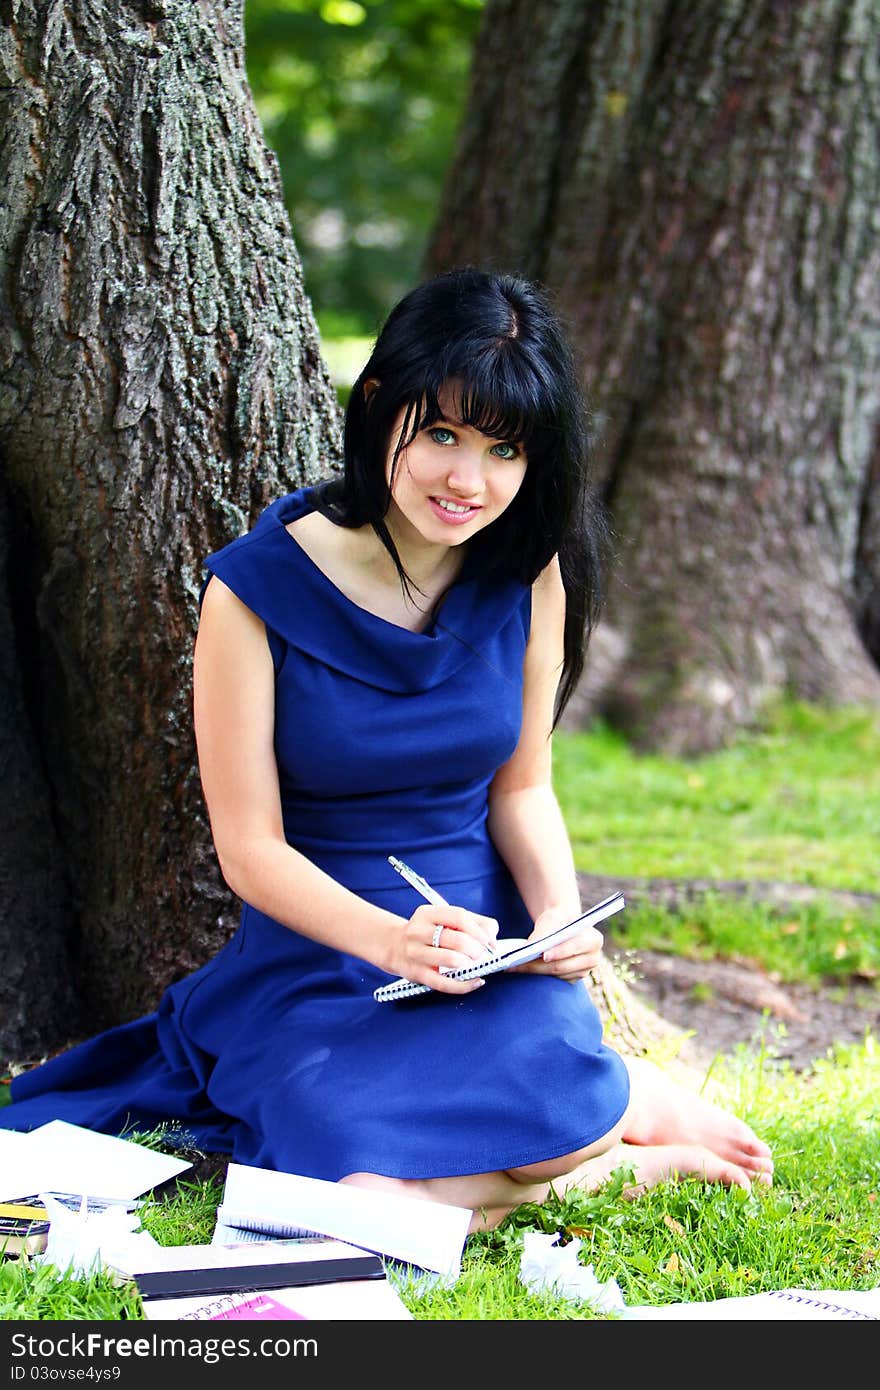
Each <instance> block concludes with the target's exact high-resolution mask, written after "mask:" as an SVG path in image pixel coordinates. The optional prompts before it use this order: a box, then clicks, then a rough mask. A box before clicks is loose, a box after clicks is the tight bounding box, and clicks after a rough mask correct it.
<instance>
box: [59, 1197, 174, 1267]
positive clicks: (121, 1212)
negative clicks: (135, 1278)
mask: <svg viewBox="0 0 880 1390" xmlns="http://www.w3.org/2000/svg"><path fill="white" fill-rule="evenodd" d="M40 1201H41V1202H42V1203H43V1204H44V1206H45V1208H46V1212H47V1214H48V1219H49V1230H48V1233H47V1236H46V1248H45V1250H44V1251H43V1252H42V1253H41V1254H40V1255H36V1256H34V1262H35V1263H39V1264H47V1265H54V1266H55V1268H56V1269H57V1270H59V1271H60V1272H61V1273H62V1274H66V1275H67V1276H68V1277H71V1276H76V1275H89V1274H93V1273H95V1271H96V1270H98V1269H100V1268H102V1267H103V1266H105V1265H110V1266H112V1267H113V1268H117V1269H118V1268H125V1262H126V1261H127V1260H130V1259H131V1256H132V1254H133V1253H134V1252H136V1251H140V1250H143V1249H145V1248H147V1247H148V1246H149V1247H151V1248H153V1247H155V1248H156V1249H158V1243H157V1241H155V1240H154V1239H153V1237H152V1236H151V1235H150V1234H149V1232H148V1231H137V1227H138V1226H139V1225H140V1216H139V1215H138V1213H137V1212H136V1211H126V1210H125V1207H124V1206H109V1207H105V1208H104V1209H103V1210H100V1211H91V1212H90V1211H89V1209H88V1200H87V1198H85V1197H83V1199H82V1203H81V1205H80V1209H79V1211H71V1209H70V1208H69V1207H66V1206H64V1204H63V1203H62V1202H59V1201H58V1200H57V1199H56V1198H55V1197H53V1196H52V1195H51V1193H48V1192H43V1193H41V1194H40Z"/></svg>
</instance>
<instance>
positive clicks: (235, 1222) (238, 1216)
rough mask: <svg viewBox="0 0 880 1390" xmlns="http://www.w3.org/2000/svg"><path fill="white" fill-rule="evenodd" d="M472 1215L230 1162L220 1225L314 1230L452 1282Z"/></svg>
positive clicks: (282, 1231) (279, 1232) (438, 1204)
mask: <svg viewBox="0 0 880 1390" xmlns="http://www.w3.org/2000/svg"><path fill="white" fill-rule="evenodd" d="M472 1216H473V1212H472V1211H471V1210H470V1209H469V1208H466V1207H455V1206H447V1205H446V1204H445V1203H443V1202H428V1201H421V1200H419V1199H418V1198H415V1197H399V1196H396V1195H393V1194H391V1193H388V1192H374V1191H372V1190H370V1189H368V1188H363V1187H354V1186H352V1185H350V1184H348V1183H337V1182H324V1181H322V1180H321V1179H320V1178H305V1177H301V1176H299V1175H298V1174H295V1173H276V1172H273V1171H271V1170H269V1169H266V1168H252V1167H250V1166H247V1165H244V1164H239V1163H230V1164H229V1167H228V1169H227V1172H226V1186H225V1188H224V1192H223V1203H222V1220H223V1221H224V1223H225V1224H227V1225H230V1226H251V1227H253V1228H254V1229H263V1230H266V1231H272V1232H274V1234H276V1235H286V1234H288V1233H289V1230H291V1229H296V1230H299V1229H303V1228H306V1229H309V1230H313V1231H320V1232H321V1234H322V1235H327V1236H334V1237H335V1238H336V1239H337V1240H345V1241H349V1242H350V1243H351V1244H352V1245H359V1246H361V1248H362V1249H364V1250H372V1251H375V1252H376V1253H378V1254H381V1255H390V1256H391V1257H392V1258H394V1259H396V1260H400V1261H402V1262H404V1263H406V1264H414V1265H418V1266H419V1267H420V1268H421V1269H430V1270H434V1271H436V1273H438V1274H441V1275H443V1276H444V1277H445V1278H447V1279H451V1280H455V1279H457V1278H458V1275H459V1273H460V1271H461V1254H462V1249H463V1248H464V1242H465V1238H466V1236H467V1231H468V1226H469V1225H470V1222H471V1218H472Z"/></svg>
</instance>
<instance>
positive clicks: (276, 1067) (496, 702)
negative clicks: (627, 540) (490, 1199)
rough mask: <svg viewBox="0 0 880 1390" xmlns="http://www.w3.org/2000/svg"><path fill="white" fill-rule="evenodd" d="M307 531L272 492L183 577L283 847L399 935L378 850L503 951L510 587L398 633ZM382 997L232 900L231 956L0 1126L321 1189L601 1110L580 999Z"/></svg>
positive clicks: (543, 1146) (436, 1164)
mask: <svg viewBox="0 0 880 1390" xmlns="http://www.w3.org/2000/svg"><path fill="white" fill-rule="evenodd" d="M309 510H311V504H310V500H309V489H308V488H302V489H300V490H298V491H296V492H293V493H290V494H288V495H287V496H284V497H281V498H279V499H278V500H277V501H275V502H274V503H272V504H271V505H270V506H269V507H267V508H266V509H265V510H264V511H263V513H262V514H261V516H260V517H259V519H258V521H257V522H256V524H255V526H254V527H253V528H252V529H251V530H250V531H249V532H247V533H246V534H245V535H243V536H240V537H239V538H238V539H237V540H234V541H232V542H231V543H230V544H229V545H227V546H225V547H224V548H223V549H222V550H219V551H217V552H216V553H215V554H213V555H211V556H209V557H208V559H207V560H206V561H205V568H206V570H207V571H208V574H207V578H206V579H205V585H207V584H208V583H209V582H210V578H211V576H212V575H216V576H217V577H218V578H219V579H221V580H222V581H223V582H224V583H225V584H227V585H228V586H229V588H230V589H232V590H233V591H234V592H235V593H236V594H237V595H238V597H239V598H240V599H241V600H242V601H243V602H244V603H245V604H247V606H248V607H249V608H251V609H252V611H253V612H254V613H256V614H257V615H258V616H259V617H260V618H261V619H262V620H263V622H264V623H265V626H266V634H267V640H268V643H269V646H270V650H271V653H272V658H273V662H274V666H275V675H276V702H275V712H276V726H275V749H276V755H277V761H278V769H279V777H280V786H281V798H282V807H283V819H284V830H285V836H286V838H287V840H288V842H289V843H290V844H291V845H294V846H296V848H297V849H298V850H300V851H301V852H302V853H303V854H305V855H306V856H307V857H308V858H309V859H311V860H312V861H313V862H314V863H315V864H317V865H318V866H319V867H320V868H322V869H324V870H326V872H327V873H328V874H331V875H332V876H333V877H334V878H335V879H336V880H337V881H339V882H340V883H343V884H344V885H345V886H346V887H347V888H349V889H351V890H352V891H353V892H355V893H357V894H359V895H361V896H362V897H364V898H366V899H368V900H369V901H370V902H372V903H375V904H377V905H378V906H381V907H383V908H387V909H389V910H391V911H392V912H396V913H399V914H400V915H401V916H404V917H408V916H409V915H410V914H411V913H412V912H413V911H414V909H415V908H416V907H417V906H418V905H419V903H420V902H421V899H420V898H419V896H418V895H417V894H416V893H415V891H414V890H413V889H412V888H410V887H409V886H408V885H407V884H406V883H404V882H403V880H401V879H400V878H399V877H398V875H397V874H395V872H394V871H393V869H392V868H391V866H390V865H389V863H388V855H389V854H395V855H398V856H399V857H400V858H401V859H403V860H405V861H406V862H407V863H409V864H411V865H412V867H413V868H415V869H417V870H418V871H419V872H420V873H421V874H422V875H423V876H424V877H425V878H427V879H428V881H429V882H430V883H432V884H433V885H434V886H435V887H436V888H438V889H439V891H440V892H441V893H442V894H443V896H444V897H446V898H447V899H448V900H449V901H450V902H453V903H456V904H459V905H462V906H464V907H467V908H470V909H472V910H474V911H476V912H481V913H486V914H488V915H490V916H493V917H497V918H498V920H499V923H500V931H501V935H502V936H528V935H529V933H530V932H531V929H532V923H531V920H530V919H529V917H528V914H527V912H526V909H525V906H524V904H523V902H522V899H521V898H520V896H519V894H518V892H517V890H516V887H515V885H514V883H513V880H512V878H511V875H510V874H509V872H508V870H507V869H506V867H505V865H504V863H503V862H502V860H501V858H500V856H499V854H498V853H497V851H496V849H495V847H494V845H493V844H492V841H491V839H490V837H489V833H488V830H487V823H486V818H487V790H488V786H489V783H490V781H491V779H492V776H493V774H494V773H495V771H496V769H497V768H498V767H499V766H500V765H501V764H502V763H503V762H505V761H506V760H507V759H508V758H509V757H510V755H511V754H512V752H513V750H514V748H515V746H516V743H517V738H518V732H519V727H520V719H521V710H522V675H523V657H524V653H525V647H526V642H527V639H528V629H529V619H530V613H531V592H530V590H529V589H528V588H527V587H525V586H523V585H522V584H520V583H519V582H518V581H516V580H513V579H501V580H499V579H497V578H495V579H492V580H491V581H490V580H489V579H488V578H486V577H483V576H481V575H480V574H478V573H474V572H473V569H472V566H471V565H469V563H468V562H467V561H466V562H465V566H464V569H463V571H462V574H461V576H460V578H459V580H458V581H457V583H456V584H455V585H454V586H453V588H452V589H451V590H450V592H449V593H448V595H447V597H446V599H445V601H444V603H443V605H442V607H441V609H440V612H439V614H438V615H437V617H436V618H435V620H434V621H433V622H432V623H431V625H430V626H429V627H428V628H427V629H426V630H425V631H423V632H418V633H415V632H410V631H408V630H406V629H404V628H401V627H398V626H397V625H396V624H394V623H391V622H388V621H386V620H384V619H382V618H379V617H377V616H375V615H374V614H371V613H369V612H367V611H365V610H364V609H362V608H360V607H358V605H357V604H355V603H354V602H352V601H351V600H350V599H348V598H347V597H346V596H345V595H343V594H342V593H341V591H340V590H339V589H337V588H336V586H335V585H334V584H333V583H332V582H331V581H330V580H329V579H328V578H327V576H326V575H325V574H324V573H323V572H322V571H321V570H320V569H319V568H318V566H317V565H316V564H315V563H314V562H313V561H312V560H311V559H310V558H309V557H308V556H307V555H306V553H305V551H304V550H303V549H302V548H301V547H300V545H299V544H298V543H297V541H296V540H295V539H294V538H293V536H292V535H291V534H290V533H289V532H288V531H287V529H286V523H288V522H290V521H292V520H294V519H295V518H297V517H299V516H302V515H303V514H304V513H306V512H307V511H309ZM202 592H203V593H204V587H203V590H202ZM389 979H390V976H388V975H387V974H385V973H384V972H383V971H382V970H379V969H377V968H376V967H375V966H373V965H370V964H368V963H367V962H365V961H363V960H361V959H359V958H358V957H357V956H353V955H347V954H345V953H343V952H340V951H337V950H333V949H330V948H328V947H327V946H323V945H320V944H319V943H317V942H315V941H312V940H310V939H309V938H308V937H305V936H302V935H300V934H299V933H298V932H296V931H293V930H291V929H290V928H288V927H286V926H283V925H282V924H281V923H279V922H277V921H275V920H274V919H272V918H271V917H268V916H266V915H265V914H264V913H262V912H259V911H257V910H256V909H255V908H254V907H251V906H250V905H248V904H247V903H245V904H243V907H242V912H241V920H240V925H239V927H238V930H237V931H236V933H235V935H234V936H233V937H232V939H231V940H230V941H229V942H228V943H227V944H226V945H225V946H223V947H222V949H221V950H220V951H219V952H218V953H217V955H216V956H215V957H214V958H213V959H212V960H210V961H209V962H208V963H207V964H206V965H204V966H202V967H201V968H200V969H199V970H196V971H195V972H194V973H193V974H191V975H189V976H187V977H186V978H185V979H183V980H180V981H178V982H177V983H175V984H173V985H171V986H170V987H169V988H168V989H167V990H166V992H165V994H164V995H163V997H162V999H161V1002H160V1003H159V1005H158V1008H157V1009H156V1011H155V1012H153V1013H150V1014H148V1015H147V1016H145V1017H143V1018H140V1019H136V1020H134V1021H133V1022H131V1023H126V1024H123V1025H121V1026H119V1027H116V1028H112V1029H110V1030H108V1031H107V1032H104V1033H102V1034H100V1035H98V1036H97V1037H95V1038H93V1039H91V1040H89V1041H87V1042H84V1043H81V1044H79V1045H78V1046H76V1047H74V1048H71V1049H70V1050H68V1051H67V1052H66V1053H62V1054H61V1055H59V1056H57V1057H54V1058H52V1059H50V1060H49V1061H48V1062H45V1063H44V1064H42V1065H41V1066H39V1067H37V1068H34V1069H33V1070H32V1071H29V1072H26V1073H23V1074H22V1075H20V1076H18V1077H17V1078H16V1079H15V1080H14V1082H13V1084H12V1103H11V1104H10V1105H9V1106H7V1107H5V1108H3V1109H0V1127H5V1128H11V1129H22V1130H28V1129H32V1128H34V1127H35V1126H37V1125H40V1124H43V1123H44V1122H46V1121H47V1120H50V1119H64V1120H68V1121H71V1122H72V1123H75V1124H79V1125H84V1126H87V1127H88V1128H91V1129H95V1130H101V1131H104V1132H107V1133H112V1134H119V1133H122V1132H129V1133H130V1132H131V1131H132V1130H133V1129H138V1130H145V1131H146V1130H149V1129H152V1128H155V1127H156V1126H157V1125H161V1124H164V1125H168V1126H170V1128H169V1130H168V1138H169V1141H171V1142H178V1143H180V1144H181V1145H192V1146H195V1147H196V1148H197V1149H201V1150H202V1151H205V1152H214V1153H222V1154H228V1155H230V1156H231V1157H232V1158H233V1159H234V1160H235V1161H236V1162H238V1163H245V1164H256V1165H259V1166H261V1167H265V1168H270V1169H278V1170H281V1171H287V1172H292V1173H299V1174H302V1175H304V1176H308V1177H317V1178H324V1179H328V1180H331V1181H335V1180H338V1179H339V1178H342V1177H344V1176H345V1175H346V1174H348V1173H353V1172H361V1171H363V1172H373V1173H381V1174H386V1175H388V1176H391V1177H398V1178H428V1177H441V1176H453V1175H461V1174H466V1173H477V1172H487V1171H494V1170H497V1169H502V1168H512V1167H519V1166H521V1165H523V1164H528V1163H535V1162H538V1161H540V1160H543V1159H549V1158H554V1157H557V1156H559V1155H562V1154H566V1153H569V1152H571V1151H573V1150H576V1149H579V1148H581V1147H583V1146H584V1145H587V1144H590V1143H591V1142H592V1141H594V1140H596V1139H598V1138H599V1137H600V1136H601V1135H603V1134H605V1133H607V1131H608V1130H609V1129H610V1128H611V1127H612V1126H613V1125H614V1124H615V1123H616V1122H617V1120H618V1119H619V1118H620V1117H621V1115H622V1114H623V1111H624V1109H625V1107H626V1104H627V1100H628V1095H629V1086H628V1076H627V1072H626V1069H625V1067H624V1065H623V1062H622V1060H621V1059H620V1057H619V1056H618V1055H617V1054H616V1053H614V1052H613V1051H611V1050H610V1049H609V1048H607V1047H606V1046H605V1045H604V1043H603V1041H602V1029H601V1023H600V1019H599V1016H598V1013H597V1011H596V1009H595V1007H594V1005H593V1003H592V1001H591V1000H590V997H589V994H588V992H587V990H586V988H585V987H584V986H583V985H573V984H569V983H566V982H564V981H560V980H554V979H550V978H547V977H543V976H535V975H517V974H510V975H507V974H504V973H501V974H497V975H494V976H491V977H489V978H488V979H487V981H486V983H485V985H484V986H483V988H482V989H480V990H477V991H475V992H474V993H473V994H472V995H469V996H467V997H466V998H453V997H451V996H448V995H440V994H433V993H432V994H428V995H420V996H416V997H414V998H410V999H404V1000H399V1001H396V1002H394V1003H384V1004H380V1003H376V1002H375V1000H374V999H373V990H374V989H375V988H376V987H377V986H378V985H380V984H385V983H387V982H388V980H389Z"/></svg>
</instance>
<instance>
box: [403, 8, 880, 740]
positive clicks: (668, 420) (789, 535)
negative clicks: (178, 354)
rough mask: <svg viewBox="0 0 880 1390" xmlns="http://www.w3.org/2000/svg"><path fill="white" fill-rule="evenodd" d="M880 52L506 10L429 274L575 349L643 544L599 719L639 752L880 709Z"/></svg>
mask: <svg viewBox="0 0 880 1390" xmlns="http://www.w3.org/2000/svg"><path fill="white" fill-rule="evenodd" d="M878 47H880V10H878V8H877V6H876V5H875V4H874V3H873V0H803V3H794V0H760V2H759V3H755V0H721V3H714V0H713V3H709V0H702V3H697V4H693V3H690V0H687V3H685V0H649V3H644V2H643V0H597V3H595V4H591V5H583V4H581V3H580V0H557V3H555V4H553V5H532V4H529V3H528V0H489V4H488V5H487V9H486V12H485V16H484V24H483V29H482V32H481V34H480V36H479V38H478V41H477V44H476V48H475V56H474V63H473V68H472V79H471V95H470V101H469V105H468V109H467V111H466V113H465V118H464V120H463V123H462V129H461V133H460V140H459V146H458V151H457V154H456V157H455V159H454V161H453V164H452V167H451V170H450V174H449V179H448V182H447V185H446V189H445V193H444V197H443V202H442V207H441V213H440V216H439V219H438V223H437V227H436V231H435V235H434V237H433V240H432V244H431V246H430V248H429V251H428V255H427V261H426V268H427V270H428V271H429V272H434V271H436V270H439V269H441V268H443V267H445V266H448V265H452V264H457V263H462V262H467V261H470V262H476V263H481V264H488V265H493V266H495V267H498V268H503V269H507V270H514V271H520V272H523V273H525V274H527V275H530V276H532V277H533V278H536V279H538V280H540V281H542V282H543V283H545V284H546V285H547V286H548V288H549V289H550V290H551V291H552V292H553V293H554V295H555V297H556V300H557V303H558V305H559V307H560V309H561V311H562V313H563V316H564V317H565V319H566V321H567V323H568V325H569V328H570V331H571V335H572V337H573V339H574V341H575V343H576V346H577V348H578V350H579V353H580V355H581V357H582V360H583V362H584V364H585V365H584V374H585V381H586V384H587V386H588V389H589V392H590V395H591V397H592V401H593V408H594V414H595V426H596V437H597V474H598V479H599V482H600V484H601V486H602V489H603V491H604V495H605V497H606V500H607V502H608V506H609V508H610V511H611V515H612V520H613V525H614V531H615V534H616V538H617V559H616V563H615V566H614V569H613V572H612V574H611V576H610V582H609V589H608V603H607V609H606V619H605V623H604V625H603V627H600V629H599V634H598V654H599V657H600V658H604V659H600V660H599V661H598V663H597V664H596V665H594V667H593V672H591V669H590V667H589V666H588V670H587V675H586V676H585V681H584V686H583V689H582V691H581V692H579V694H580V696H581V699H580V700H579V702H578V703H577V704H576V705H574V706H573V709H579V711H580V717H582V718H589V717H592V715H594V714H595V713H597V712H601V713H603V714H605V715H607V716H608V717H609V718H610V719H612V720H613V721H614V722H615V723H617V724H618V725H619V726H622V727H623V728H624V729H625V730H626V731H627V732H628V733H629V734H630V735H631V736H632V737H633V738H634V740H635V741H636V742H637V743H638V744H640V745H641V746H644V747H652V748H656V749H662V750H664V751H667V752H671V753H677V754H682V753H684V754H687V753H696V752H701V751H704V750H707V749H710V748H713V747H717V746H718V745H719V744H720V743H722V742H724V741H725V740H726V739H727V738H728V737H729V736H730V735H731V734H733V733H734V732H735V731H736V730H737V729H738V728H740V727H742V726H747V725H749V724H751V723H753V722H754V720H755V719H756V718H757V717H759V716H760V714H761V712H762V710H763V708H764V707H765V705H766V702H767V701H768V700H769V699H772V698H773V697H774V696H776V695H778V694H780V693H783V692H784V693H788V694H794V695H796V696H799V697H801V698H804V699H809V700H815V701H819V702H828V703H832V704H837V703H846V702H865V703H868V704H878V703H880V674H878V661H880V560H878V545H880V542H878V535H880V524H878V523H880V482H878V476H880V475H878V463H877V453H876V450H875V443H874V441H875V440H876V438H877V425H878V418H880V409H878V407H880V389H878V382H880V333H878V320H880V221H878V218H877V211H876V210H877V206H878V203H880V150H878V145H877V129H878V125H880V67H878V63H877V52H878ZM513 132H515V137H516V138H515V140H512V139H511V135H512V133H513ZM593 673H595V678H592V677H593Z"/></svg>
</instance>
